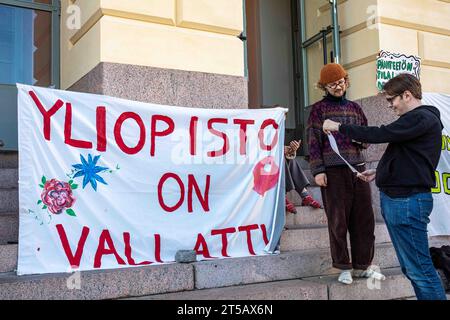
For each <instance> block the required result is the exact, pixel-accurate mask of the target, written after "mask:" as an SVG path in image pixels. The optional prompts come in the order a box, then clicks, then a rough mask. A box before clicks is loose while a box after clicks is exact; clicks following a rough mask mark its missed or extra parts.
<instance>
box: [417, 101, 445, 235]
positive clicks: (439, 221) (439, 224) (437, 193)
mask: <svg viewBox="0 0 450 320" xmlns="http://www.w3.org/2000/svg"><path fill="white" fill-rule="evenodd" d="M422 103H423V104H426V105H432V106H435V107H436V108H438V109H439V111H440V112H441V121H442V123H443V124H444V130H442V151H441V152H442V153H441V159H440V161H439V165H438V167H437V169H436V187H435V188H434V189H433V190H432V191H433V200H434V201H433V211H432V213H431V216H430V224H429V225H428V235H429V236H439V235H450V95H446V94H439V93H425V94H424V95H423V99H422Z"/></svg>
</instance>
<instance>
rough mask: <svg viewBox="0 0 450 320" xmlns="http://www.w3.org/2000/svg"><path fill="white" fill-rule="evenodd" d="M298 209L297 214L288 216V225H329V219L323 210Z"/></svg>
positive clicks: (288, 214)
mask: <svg viewBox="0 0 450 320" xmlns="http://www.w3.org/2000/svg"><path fill="white" fill-rule="evenodd" d="M296 208H297V214H291V213H287V214H286V225H292V226H311V225H326V224H327V217H326V215H325V211H324V210H323V209H314V208H311V207H296Z"/></svg>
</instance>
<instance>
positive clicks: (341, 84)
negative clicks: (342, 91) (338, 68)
mask: <svg viewBox="0 0 450 320" xmlns="http://www.w3.org/2000/svg"><path fill="white" fill-rule="evenodd" d="M346 82H347V81H346V80H341V81H339V82H338V83H332V84H328V85H326V87H327V88H329V89H337V87H341V88H342V87H343V86H344V85H345V83H346Z"/></svg>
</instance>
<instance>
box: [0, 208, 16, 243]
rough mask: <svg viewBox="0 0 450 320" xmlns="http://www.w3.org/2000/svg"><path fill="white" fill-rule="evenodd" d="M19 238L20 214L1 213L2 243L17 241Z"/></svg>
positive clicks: (0, 239) (0, 240) (0, 230)
mask: <svg viewBox="0 0 450 320" xmlns="http://www.w3.org/2000/svg"><path fill="white" fill-rule="evenodd" d="M18 239H19V215H18V214H17V213H1V214H0V245H2V244H7V243H9V242H17V241H18Z"/></svg>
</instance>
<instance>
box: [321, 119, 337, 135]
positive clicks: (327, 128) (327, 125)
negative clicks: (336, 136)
mask: <svg viewBox="0 0 450 320" xmlns="http://www.w3.org/2000/svg"><path fill="white" fill-rule="evenodd" d="M339 125H340V123H339V122H336V121H333V120H330V119H327V120H325V121H324V123H323V132H325V133H326V134H330V133H331V132H334V131H339Z"/></svg>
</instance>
